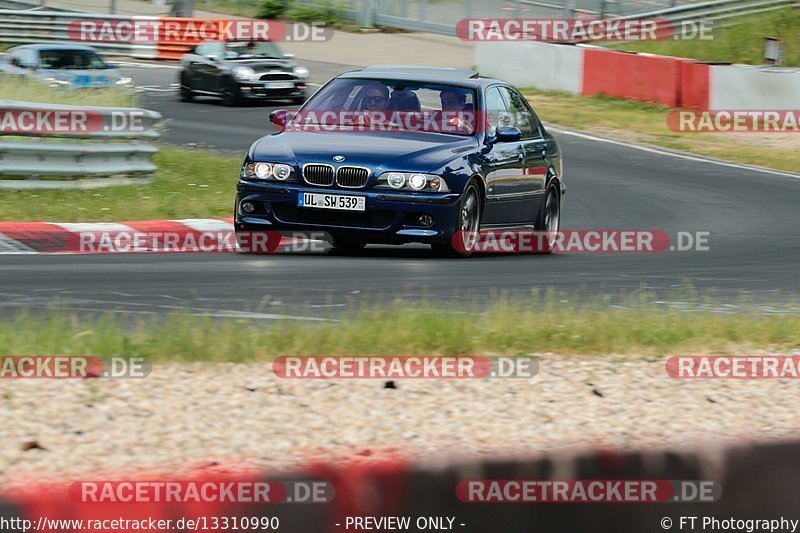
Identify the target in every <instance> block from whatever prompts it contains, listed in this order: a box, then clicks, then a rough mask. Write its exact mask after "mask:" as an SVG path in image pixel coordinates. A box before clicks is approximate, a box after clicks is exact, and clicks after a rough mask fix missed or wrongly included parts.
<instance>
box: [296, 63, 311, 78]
mask: <svg viewBox="0 0 800 533" xmlns="http://www.w3.org/2000/svg"><path fill="white" fill-rule="evenodd" d="M292 73H293V74H294V75H295V76H297V77H298V78H304V79H305V78H308V75H309V72H308V68H306V67H304V66H303V65H297V66H296V67H294V68H293V69H292Z"/></svg>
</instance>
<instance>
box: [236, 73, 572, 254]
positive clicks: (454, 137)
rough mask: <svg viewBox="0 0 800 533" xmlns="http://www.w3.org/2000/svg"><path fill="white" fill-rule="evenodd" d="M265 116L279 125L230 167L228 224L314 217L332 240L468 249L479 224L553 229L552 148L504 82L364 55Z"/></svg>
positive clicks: (283, 225)
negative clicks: (294, 106)
mask: <svg viewBox="0 0 800 533" xmlns="http://www.w3.org/2000/svg"><path fill="white" fill-rule="evenodd" d="M345 117H346V118H345ZM420 117H422V118H420ZM410 118H417V119H419V120H417V121H410V120H409V119H410ZM270 120H271V121H272V123H273V125H274V126H275V127H276V129H277V130H278V131H277V132H276V133H273V134H271V135H267V136H264V137H262V138H261V139H259V140H257V141H256V142H254V143H253V144H252V146H251V147H250V149H249V151H248V153H247V155H246V157H245V159H244V162H243V164H242V167H241V170H240V174H239V181H238V185H237V197H236V204H235V212H234V220H235V228H236V231H237V232H239V233H244V232H251V231H259V230H264V231H267V230H272V231H285V230H286V231H310V230H322V231H326V232H328V233H329V234H330V235H331V237H332V244H333V245H334V247H337V248H346V249H359V248H362V247H363V246H365V245H366V244H369V243H383V244H404V243H411V242H418V243H426V244H430V245H431V246H432V247H433V249H434V250H435V251H436V252H438V253H441V254H443V255H461V256H465V255H469V254H470V253H471V252H472V251H473V250H474V245H475V238H472V237H470V236H471V235H472V236H474V235H475V233H476V232H477V231H478V230H479V229H499V228H503V229H510V228H525V229H534V230H540V231H547V232H549V234H552V235H553V237H555V232H556V231H558V229H559V226H560V219H561V203H562V198H563V196H564V194H565V192H566V188H565V184H564V179H563V175H562V172H561V169H562V154H561V150H560V148H559V145H558V143H557V142H556V140H555V138H554V137H553V136H552V135H551V134H550V133H549V132H548V131H547V129H546V128H545V127H544V126H543V125H542V123H541V121H540V120H539V119H538V117H537V116H536V113H535V112H534V111H533V109H532V108H531V107H530V105H529V104H528V103H527V102H526V100H525V99H524V98H523V97H522V95H521V94H520V93H519V91H517V90H516V89H515V88H514V87H513V86H511V85H509V84H508V83H505V82H503V81H500V80H496V79H491V78H484V77H481V76H480V75H479V74H478V73H477V72H475V71H469V70H456V69H441V68H429V67H412V66H392V65H386V66H374V67H369V68H366V69H363V70H361V71H354V72H347V73H344V74H341V75H339V76H337V77H335V78H333V79H332V80H331V81H329V82H328V83H327V84H326V85H325V86H323V87H322V88H321V89H319V91H317V93H315V95H314V96H313V97H312V98H311V99H310V100H309V101H308V102H307V103H306V104H305V105H304V106H303V107H302V108H301V109H300V110H299V111H298V112H297V113H295V114H292V113H289V112H288V111H285V110H277V111H273V112H272V113H271V114H270ZM398 122H400V124H398ZM365 126H366V127H365ZM378 126H380V127H378ZM411 126H415V127H411ZM548 244H549V246H545V247H544V248H545V249H544V251H549V250H550V249H552V242H549V243H548Z"/></svg>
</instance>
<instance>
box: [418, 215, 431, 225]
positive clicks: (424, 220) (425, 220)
mask: <svg viewBox="0 0 800 533" xmlns="http://www.w3.org/2000/svg"><path fill="white" fill-rule="evenodd" d="M417 220H419V223H420V224H421V225H423V226H431V225H433V217H432V216H430V215H420V216H419V218H418V219H417Z"/></svg>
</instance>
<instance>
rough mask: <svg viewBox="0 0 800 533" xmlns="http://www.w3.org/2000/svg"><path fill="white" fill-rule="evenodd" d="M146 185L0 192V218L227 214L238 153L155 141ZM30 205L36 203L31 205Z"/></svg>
mask: <svg viewBox="0 0 800 533" xmlns="http://www.w3.org/2000/svg"><path fill="white" fill-rule="evenodd" d="M153 161H154V163H155V164H156V165H158V170H157V171H156V173H155V175H154V176H153V181H152V183H150V184H146V185H126V186H119V187H107V188H102V189H93V190H52V191H47V190H32V191H13V190H4V191H2V192H0V220H3V221H20V220H24V221H32V222H33V221H50V222H115V221H116V222H118V221H125V220H152V219H164V218H207V217H208V218H216V217H230V216H233V215H232V213H233V198H234V195H235V194H236V179H237V177H238V175H239V167H240V165H241V162H242V160H241V158H239V157H228V156H220V155H216V154H213V153H210V152H205V151H202V150H190V149H184V148H173V147H169V146H161V147H160V151H159V153H158V154H156V155H155V156H154V158H153ZM31 206H37V207H36V208H32V207H31Z"/></svg>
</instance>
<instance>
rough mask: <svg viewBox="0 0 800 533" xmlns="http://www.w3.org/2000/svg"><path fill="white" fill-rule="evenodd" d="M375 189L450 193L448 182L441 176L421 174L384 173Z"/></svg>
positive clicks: (379, 177)
mask: <svg viewBox="0 0 800 533" xmlns="http://www.w3.org/2000/svg"><path fill="white" fill-rule="evenodd" d="M375 188H376V189H395V190H406V191H422V192H449V191H450V188H449V187H448V186H447V182H445V181H444V178H442V177H441V176H436V175H435V174H422V173H420V172H384V173H383V174H381V175H380V176H378V181H377V183H376V184H375Z"/></svg>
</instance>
